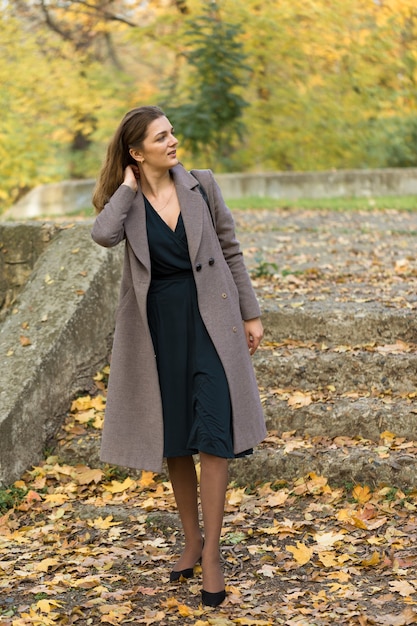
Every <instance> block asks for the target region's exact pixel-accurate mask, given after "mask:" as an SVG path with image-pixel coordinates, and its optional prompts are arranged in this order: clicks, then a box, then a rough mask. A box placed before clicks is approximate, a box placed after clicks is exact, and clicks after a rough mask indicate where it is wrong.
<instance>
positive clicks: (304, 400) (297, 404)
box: [287, 391, 313, 409]
mask: <svg viewBox="0 0 417 626" xmlns="http://www.w3.org/2000/svg"><path fill="white" fill-rule="evenodd" d="M287 402H288V405H289V406H292V407H294V408H295V409H297V408H301V407H303V406H309V405H310V404H311V403H312V402H313V399H312V397H311V394H309V393H303V392H302V391H296V392H295V393H293V394H292V395H291V396H290V397H289V398H288V400H287Z"/></svg>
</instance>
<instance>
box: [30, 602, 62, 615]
mask: <svg viewBox="0 0 417 626" xmlns="http://www.w3.org/2000/svg"><path fill="white" fill-rule="evenodd" d="M36 606H37V608H38V609H39V611H42V613H50V612H51V607H60V606H62V602H58V601H57V600H47V599H44V600H39V601H38V602H37V603H36Z"/></svg>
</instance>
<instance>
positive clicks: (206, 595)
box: [201, 589, 226, 607]
mask: <svg viewBox="0 0 417 626" xmlns="http://www.w3.org/2000/svg"><path fill="white" fill-rule="evenodd" d="M225 598H226V591H225V590H224V589H222V590H221V591H216V592H215V593H211V592H210V591H204V589H203V590H202V591H201V601H202V603H203V604H205V605H206V606H213V607H216V606H219V604H221V603H222V602H223V601H224V600H225Z"/></svg>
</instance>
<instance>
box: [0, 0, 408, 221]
mask: <svg viewBox="0 0 417 626" xmlns="http://www.w3.org/2000/svg"><path fill="white" fill-rule="evenodd" d="M210 7H211V8H210ZM209 9H210V10H211V9H212V19H213V21H212V23H211V26H210V22H207V24H208V26H207V29H206V30H204V28H202V30H201V33H200V35H199V36H198V40H195V41H197V43H196V42H195V41H194V43H193V39H192V38H191V39H190V38H187V33H188V32H189V31H190V28H191V27H192V26H193V25H195V24H197V23H198V24H199V23H200V22H198V18H199V16H201V15H202V14H206V17H207V11H208V10H209ZM216 23H217V24H221V23H222V24H224V29H223V30H219V31H218V32H225V33H232V34H233V38H234V42H230V45H231V47H230V50H232V49H233V45H235V46H238V47H239V51H240V53H239V56H237V57H236V63H235V64H237V65H238V67H223V65H222V66H221V67H220V66H219V67H218V68H217V72H218V75H219V80H220V77H222V79H223V78H224V79H225V80H226V79H228V81H229V82H228V83H227V82H226V83H225V84H231V86H232V89H231V92H230V94H229V97H228V99H227V101H226V102H229V103H239V106H240V105H243V104H245V106H244V108H243V109H242V117H241V118H239V124H240V136H237V135H233V136H232V135H231V136H230V137H227V136H224V142H227V145H228V158H227V160H224V159H222V158H221V154H220V151H219V148H218V145H219V144H218V137H216V119H215V117H214V118H213V116H212V111H216V107H215V106H214V105H215V103H214V102H213V107H212V111H210V110H209V109H207V111H200V113H201V121H200V126H201V125H202V126H204V128H205V132H204V133H201V132H199V129H198V128H196V129H195V132H196V133H197V137H201V136H203V135H204V137H206V136H207V132H206V131H207V126H208V125H210V133H209V137H208V139H207V138H206V139H205V141H206V145H204V147H203V146H199V150H200V153H199V154H197V155H196V154H194V155H193V157H192V163H190V162H189V161H190V155H189V152H188V151H187V150H185V149H184V152H183V153H182V154H181V159H182V160H183V162H184V163H185V164H186V165H187V166H188V165H192V166H194V167H199V166H201V167H207V166H208V165H209V166H211V167H213V169H215V170H221V169H228V170H230V171H251V170H252V171H253V170H287V169H289V170H308V169H330V168H356V167H390V166H399V167H402V166H413V165H415V164H416V163H417V152H416V142H417V139H416V138H417V123H416V117H415V111H416V80H417V59H416V53H415V42H416V32H417V31H416V29H417V8H416V6H415V3H414V2H413V0H381V1H379V2H376V1H374V0H351V1H350V2H345V1H343V0H334V1H332V2H331V3H330V2H328V1H327V0H315V1H314V2H313V0H307V1H306V0H280V1H279V2H278V0H274V1H271V2H263V3H259V2H258V1H257V0H218V2H212V3H210V5H208V4H207V3H206V2H203V1H202V0H181V1H172V2H167V1H165V0H151V1H149V2H146V3H144V2H140V1H139V0H117V1H113V2H107V1H105V0H92V1H91V2H85V1H81V0H69V1H68V2H65V3H62V2H58V1H57V0H51V1H49V2H44V1H43V0H34V1H33V2H30V3H28V2H25V1H23V0H15V1H14V2H3V3H2V4H1V7H0V50H1V62H0V84H1V86H2V88H1V91H0V104H1V109H2V116H1V120H0V181H1V183H0V208H1V207H2V208H4V207H6V206H8V205H10V204H11V203H12V202H13V201H15V200H16V199H17V198H18V197H19V196H21V195H22V194H23V193H25V191H27V190H28V189H30V188H32V187H33V186H35V185H36V184H39V183H43V182H49V181H55V180H61V179H65V178H74V177H95V176H96V174H97V171H98V169H99V166H100V163H101V161H102V158H103V154H104V148H105V145H106V143H107V141H108V140H109V137H110V135H111V133H112V132H113V130H114V128H115V125H116V123H117V122H118V121H119V119H120V118H121V116H122V114H123V113H124V112H125V110H126V109H127V108H130V107H131V106H136V105H137V104H139V103H140V104H147V103H155V102H158V103H162V102H166V103H169V104H170V105H171V107H173V110H174V109H175V107H178V106H179V105H181V107H182V109H178V110H181V111H183V112H184V111H187V110H188V109H189V108H190V107H191V108H192V106H193V105H194V104H195V103H196V101H197V100H198V98H197V95H198V94H197V93H196V88H197V85H196V79H195V77H194V78H193V72H192V70H193V68H192V66H191V65H190V63H189V61H190V59H195V58H196V57H195V53H196V50H197V47H199V48H198V50H199V54H198V61H199V63H200V64H201V67H205V68H207V67H209V63H204V59H203V58H202V56H201V51H203V54H207V56H208V58H207V62H209V61H210V59H211V58H212V56H213V51H212V50H211V48H210V46H209V45H208V44H209V43H210V42H211V41H212V40H213V36H214V35H213V33H215V32H217V31H216V30H215V28H213V24H216ZM205 40H206V42H207V46H205V45H204V41H205ZM196 46H197V47H196ZM210 50H211V52H210ZM219 52H221V51H219ZM223 52H224V55H223V58H226V57H227V58H228V53H227V50H224V51H223ZM225 55H226V56H225ZM218 58H219V59H221V58H222V55H221V54H219V57H218ZM238 59H240V60H239V61H238ZM198 66H199V65H198ZM214 70H215V71H216V68H214ZM223 74H224V76H223ZM226 74H227V76H226ZM210 80H212V78H211V79H210ZM200 83H201V84H200ZM233 84H234V87H233ZM206 87H207V85H205V84H204V77H200V78H199V85H198V92H199V94H204V93H206V91H205V90H206ZM211 87H212V88H213V84H212V85H211ZM227 106H229V105H227ZM187 107H188V108H187ZM216 115H220V116H223V117H225V119H229V118H228V117H227V111H226V110H224V107H221V110H220V112H219V111H217V113H216ZM194 118H195V116H193V119H194ZM222 119H223V118H222ZM182 121H183V120H182ZM182 121H181V124H182ZM173 122H174V124H175V119H173ZM178 122H180V120H178ZM181 124H180V123H179V127H180V126H181ZM182 125H183V124H182ZM219 128H223V127H222V126H221V120H220V118H219V119H218V123H217V131H218V129H219ZM187 131H189V129H187V128H185V129H184V128H183V130H182V132H183V135H184V137H181V136H180V139H184V138H185V137H186V136H187ZM200 131H201V129H200ZM193 132H194V131H193ZM222 132H223V135H224V128H223V131H222ZM207 142H208V143H207ZM230 142H231V143H230ZM229 144H230V145H229ZM190 145H191V144H190ZM186 146H187V141H185V139H184V146H183V147H184V148H185V147H186Z"/></svg>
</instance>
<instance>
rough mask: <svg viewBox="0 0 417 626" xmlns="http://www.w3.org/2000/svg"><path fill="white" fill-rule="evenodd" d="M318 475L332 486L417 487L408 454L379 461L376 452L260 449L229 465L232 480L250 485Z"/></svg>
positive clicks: (414, 463) (416, 464) (416, 465)
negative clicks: (288, 451)
mask: <svg viewBox="0 0 417 626" xmlns="http://www.w3.org/2000/svg"><path fill="white" fill-rule="evenodd" d="M310 472H315V473H316V474H317V475H319V476H325V477H326V478H327V479H328V481H329V483H331V484H332V485H339V486H343V485H346V484H348V483H353V484H361V485H364V484H366V485H369V486H370V487H377V486H379V485H382V484H386V485H390V486H393V487H400V488H402V489H409V488H415V487H416V486H417V458H416V455H415V454H407V453H406V452H397V453H391V454H390V455H389V456H388V458H380V457H379V456H378V454H377V453H376V452H375V450H373V449H372V448H371V449H365V448H361V449H359V448H339V449H337V450H333V449H329V448H322V449H318V448H314V447H312V448H311V449H302V450H295V451H293V452H290V453H288V454H286V453H285V452H284V451H283V450H281V449H278V450H277V449H272V448H269V449H261V450H257V451H255V453H254V454H253V455H252V456H251V457H247V458H245V459H237V460H235V461H232V462H231V464H230V480H233V481H235V482H236V483H237V484H239V485H247V484H248V483H259V482H263V481H265V482H274V481H275V480H283V481H290V480H294V479H296V478H299V477H300V476H307V475H308V474H309V473H310Z"/></svg>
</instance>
